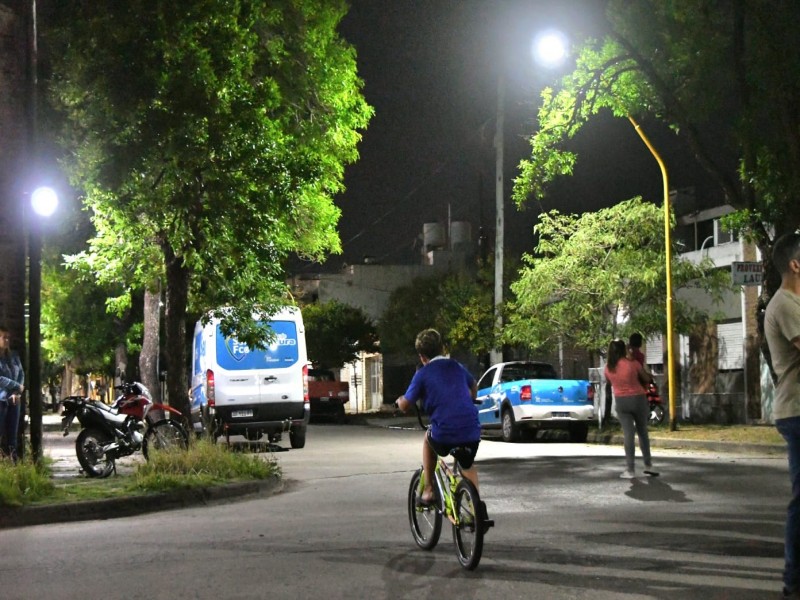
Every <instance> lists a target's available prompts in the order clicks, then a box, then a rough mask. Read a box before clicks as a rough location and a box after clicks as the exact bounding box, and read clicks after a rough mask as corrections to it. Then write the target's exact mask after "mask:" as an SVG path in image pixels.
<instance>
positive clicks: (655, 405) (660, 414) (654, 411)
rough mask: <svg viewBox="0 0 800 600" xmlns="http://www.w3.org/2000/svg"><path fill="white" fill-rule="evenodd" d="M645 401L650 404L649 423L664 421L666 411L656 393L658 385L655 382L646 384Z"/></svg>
mask: <svg viewBox="0 0 800 600" xmlns="http://www.w3.org/2000/svg"><path fill="white" fill-rule="evenodd" d="M647 403H648V404H649V405H650V419H649V421H650V424H651V425H661V423H663V422H664V417H666V416H667V411H666V409H665V408H664V403H663V402H662V401H661V395H660V394H659V393H658V386H657V385H656V384H655V383H651V384H650V385H648V386H647Z"/></svg>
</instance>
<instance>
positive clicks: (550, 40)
mask: <svg viewBox="0 0 800 600" xmlns="http://www.w3.org/2000/svg"><path fill="white" fill-rule="evenodd" d="M566 54H567V39H566V37H565V36H564V34H563V33H561V32H560V31H557V30H554V29H550V30H545V31H543V32H541V33H540V34H539V35H538V36H537V37H536V39H535V40H534V43H533V58H534V61H535V62H536V63H538V64H540V65H542V66H544V67H547V68H553V67H556V66H558V65H559V64H561V62H562V61H563V60H564V57H565V56H566ZM505 91H506V85H505V79H504V77H503V73H502V69H501V72H500V75H498V77H497V118H496V121H495V135H494V150H495V213H496V215H497V221H496V223H495V237H494V325H495V339H497V336H499V335H500V333H501V332H502V330H503V246H504V242H505V240H504V237H505V199H504V196H505V190H504V185H503V182H504V175H503V159H504V155H503V150H504V145H505V142H504V137H505V136H504V129H505V105H506V100H505ZM497 345H498V346H500V347H496V348H493V349H492V351H491V352H490V354H489V358H490V361H491V364H497V363H499V362H502V361H503V349H502V344H497Z"/></svg>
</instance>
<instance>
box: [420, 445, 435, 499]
mask: <svg viewBox="0 0 800 600" xmlns="http://www.w3.org/2000/svg"><path fill="white" fill-rule="evenodd" d="M435 468H436V452H435V451H434V449H433V448H432V447H431V445H430V443H429V442H428V432H427V431H426V432H425V438H424V439H423V440H422V471H423V473H424V474H425V487H424V488H423V490H422V500H423V502H429V501H431V500H432V499H433V471H434V469H435Z"/></svg>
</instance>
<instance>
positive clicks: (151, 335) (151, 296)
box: [139, 289, 161, 402]
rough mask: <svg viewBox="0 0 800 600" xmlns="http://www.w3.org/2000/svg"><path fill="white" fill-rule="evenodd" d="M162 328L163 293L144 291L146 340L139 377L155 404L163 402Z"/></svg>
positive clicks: (140, 360) (143, 346) (144, 341)
mask: <svg viewBox="0 0 800 600" xmlns="http://www.w3.org/2000/svg"><path fill="white" fill-rule="evenodd" d="M160 326H161V293H160V292H159V291H155V292H151V291H150V290H149V289H145V291H144V338H143V339H142V351H141V354H139V376H140V377H141V381H142V383H143V384H144V385H145V386H147V389H149V390H150V393H151V394H152V395H153V400H154V401H155V402H161V384H160V382H159V378H158V371H159V364H158V356H159V347H160V343H159V328H160Z"/></svg>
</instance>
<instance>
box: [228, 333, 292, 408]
mask: <svg viewBox="0 0 800 600" xmlns="http://www.w3.org/2000/svg"><path fill="white" fill-rule="evenodd" d="M269 325H270V327H271V328H272V330H273V331H274V332H275V339H274V340H273V342H272V344H270V345H269V347H267V348H255V349H253V348H250V347H249V346H248V345H247V344H244V343H242V342H239V341H238V340H236V339H235V338H226V337H225V336H224V335H223V334H222V332H221V330H220V328H219V325H217V326H216V327H217V332H216V333H217V335H216V344H217V348H216V350H217V364H218V365H219V366H220V367H221V368H222V369H224V371H223V373H220V375H221V376H222V377H224V378H225V382H224V384H225V385H218V386H217V390H218V398H217V403H218V405H229V402H230V401H233V402H234V403H235V404H260V403H270V402H286V401H289V400H294V401H295V402H297V401H298V400H299V401H300V402H302V390H303V381H302V365H299V364H298V361H299V349H298V342H297V324H296V323H295V322H294V321H270V323H269ZM223 390H224V391H223ZM298 392H299V395H300V397H299V398H298ZM241 416H242V417H244V416H246V415H241Z"/></svg>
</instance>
